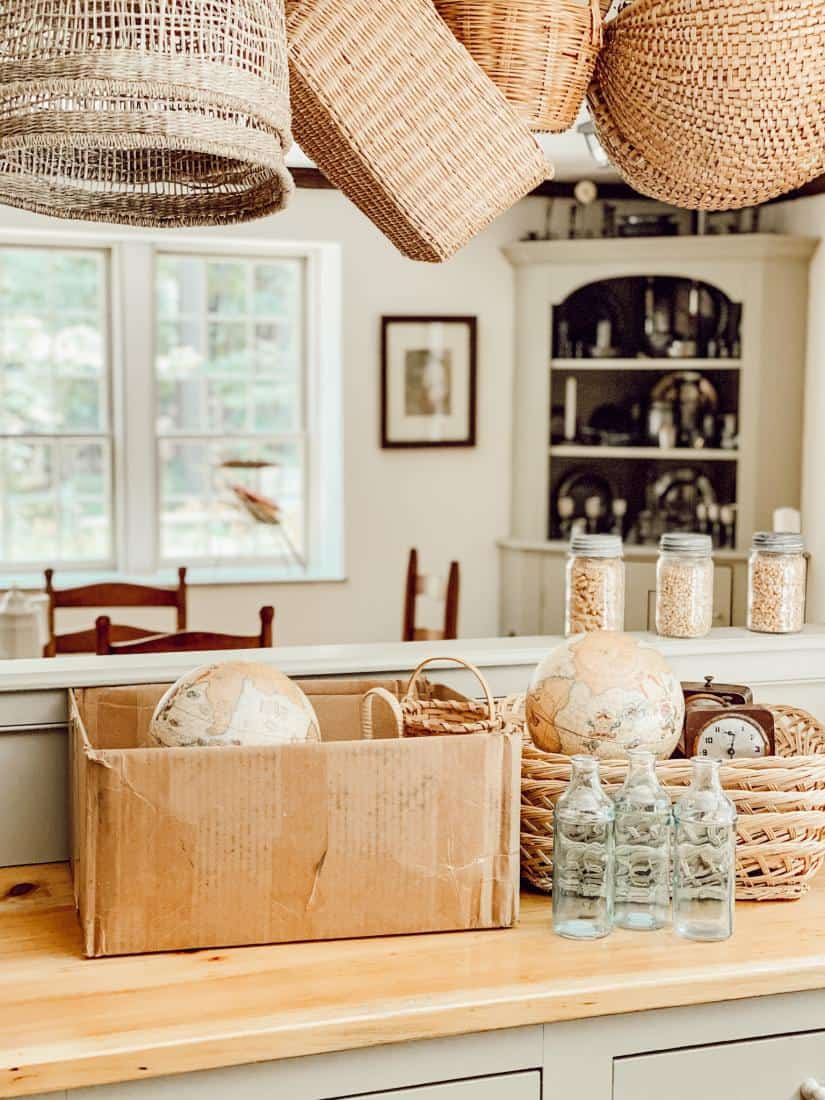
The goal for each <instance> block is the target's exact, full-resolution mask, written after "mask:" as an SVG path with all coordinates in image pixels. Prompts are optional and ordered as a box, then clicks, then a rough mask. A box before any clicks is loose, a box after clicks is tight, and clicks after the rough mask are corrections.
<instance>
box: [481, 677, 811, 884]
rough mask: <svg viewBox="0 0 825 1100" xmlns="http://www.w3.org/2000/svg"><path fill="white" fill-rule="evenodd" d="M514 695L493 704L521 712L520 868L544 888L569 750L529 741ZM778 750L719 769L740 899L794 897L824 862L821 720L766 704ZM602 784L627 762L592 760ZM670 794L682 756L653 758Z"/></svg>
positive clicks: (684, 773) (619, 776)
mask: <svg viewBox="0 0 825 1100" xmlns="http://www.w3.org/2000/svg"><path fill="white" fill-rule="evenodd" d="M521 698H522V697H514V698H513V699H510V700H506V701H505V702H504V703H500V704H499V714H500V715H501V717H502V719H503V720H504V721H506V722H510V723H513V724H515V723H517V722H519V720H521V723H522V730H523V737H524V740H523V745H522V765H521V769H522V770H521V776H522V780H521V873H522V877H523V878H524V879H526V881H527V882H529V883H530V884H531V885H532V886H535V887H537V888H538V889H539V890H544V891H550V890H551V888H552V878H553V807H554V805H555V803H556V801H557V799H558V798H559V797H560V796H561V794H562V793H563V792H564V791H565V789H566V788H567V784H568V783H569V781H570V774H571V765H570V757H569V756H563V755H561V754H559V753H548V752H543V751H542V750H541V749H538V748H536V746H535V745H534V744H533V742H532V740H531V739H530V736H529V734H528V733H527V731H526V727H525V726H524V724H523V710H522V709H521V708H522V702H521ZM771 710H772V711H773V714H774V722H775V726H776V748H777V752H778V753H780V754H781V755H777V756H774V757H768V758H766V759H763V760H734V761H731V763H729V764H724V765H722V767H721V769H720V775H721V781H722V786H723V787H724V788H725V792H726V793H727V794H728V796H729V797H730V798H731V799H732V800H733V802H734V804H735V805H736V809H737V812H738V815H739V816H738V818H737V822H736V896H737V898H739V899H740V900H756V901H774V900H780V899H794V898H799V897H801V896H802V895H803V894H804V893H806V892H807V890H808V888H809V883H810V880H811V878H813V876H814V875H815V874H816V873H817V871H818V870H819V869H820V868H821V866H822V864H823V862H825V726H823V725H822V724H821V723H820V722H818V721H817V720H816V719H815V718H813V717H812V716H811V715H810V714H808V713H807V712H806V711H803V710H799V709H798V708H796V707H785V706H773V707H771ZM599 772H600V775H601V779H602V782H603V784H604V786H605V787H606V789H607V790H608V791H611V790H616V789H618V787H620V786H621V784H622V783H623V782H624V778H625V775H626V773H627V762H626V761H624V760H602V761H600V762H599ZM656 772H657V774H658V776H659V779H660V781H661V783H662V785H663V786H664V788H665V790H666V791H667V792H668V794H669V795H670V797H671V799H672V800H673V801H674V802H675V801H676V800H677V799H678V798H679V797H680V796H681V795H682V794H683V792H684V788H685V787H686V786H688V785H689V784H690V778H691V766H690V762H689V761H687V760H665V761H662V762H660V763H658V764H657V765H656Z"/></svg>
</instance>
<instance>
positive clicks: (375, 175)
mask: <svg viewBox="0 0 825 1100" xmlns="http://www.w3.org/2000/svg"><path fill="white" fill-rule="evenodd" d="M287 39H288V42H289V68H290V90H291V95H292V110H293V125H294V130H295V138H296V140H297V141H298V143H299V144H300V146H301V148H302V149H303V150H304V152H305V153H306V154H307V155H308V156H310V157H311V158H312V160H313V161H314V162H315V163H316V164H317V165H318V167H319V168H320V169H321V171H322V172H323V173H324V175H325V176H327V178H328V179H329V180H330V182H331V183H333V184H335V185H336V186H337V187H338V188H340V190H341V191H343V192H344V194H345V195H347V197H348V198H349V199H350V200H351V201H352V202H354V203H355V205H356V206H358V207H359V208H360V209H361V210H362V211H363V212H364V213H365V214H366V215H367V217H368V218H370V220H371V221H372V222H374V224H375V225H376V226H377V227H378V228H379V229H380V230H381V232H382V233H384V234H385V236H387V237H388V238H389V239H390V240H391V241H392V242H393V244H394V245H395V246H396V248H398V249H399V250H400V251H401V252H402V253H404V255H405V256H409V257H410V258H411V259H414V260H429V261H435V262H437V261H440V260H445V259H447V258H448V257H449V256H451V255H452V254H453V253H454V252H456V251H457V250H458V249H459V248H461V247H462V246H463V245H465V244H466V243H467V242H468V241H469V240H470V239H471V238H472V237H474V236H475V235H476V233H478V232H479V231H480V230H481V229H483V228H484V227H485V226H486V225H488V224H489V223H490V222H491V221H492V220H493V219H494V218H495V217H497V216H498V215H499V214H501V213H502V212H503V211H504V210H507V209H508V208H509V207H510V206H512V205H513V204H514V203H515V202H517V201H518V200H519V199H520V198H523V196H524V195H526V194H527V193H528V192H530V191H532V190H533V188H534V187H536V186H537V185H538V184H539V183H541V182H542V180H544V179H546V178H547V177H548V176H549V175H551V171H550V168H549V165H548V164H547V161H546V160H545V158H544V154H543V153H542V151H541V149H540V147H539V145H538V143H537V142H536V140H535V139H534V138H533V136H532V135H531V133H530V131H529V130H528V128H527V126H526V125H525V124H524V123H523V122H522V121H521V119H520V118H519V117H518V115H517V114H516V112H515V111H514V110H513V109H512V108H511V107H510V106H509V104H508V103H507V101H506V100H505V99H504V97H503V96H502V95H501V93H500V92H499V91H498V90H497V89H496V87H495V86H494V85H493V84H492V82H491V81H490V80H489V79H488V78H487V76H485V74H484V73H483V72H482V71H481V69H480V68H479V67H478V66H477V65H476V64H475V63H474V62H473V60H472V58H470V57H469V56H468V54H467V51H466V50H464V49H462V47H461V46H460V45H459V43H458V42H456V40H455V38H454V37H453V36H452V34H450V32H449V30H448V29H447V27H445V25H444V23H443V22H442V21H441V20H440V19H439V18H438V15H437V14H436V12H435V9H434V7H433V5H432V2H431V0H288V3H287Z"/></svg>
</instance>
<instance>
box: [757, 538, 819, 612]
mask: <svg viewBox="0 0 825 1100" xmlns="http://www.w3.org/2000/svg"><path fill="white" fill-rule="evenodd" d="M806 574H807V562H806V560H805V543H804V541H803V539H802V536H801V535H795V534H790V533H786V532H777V531H757V532H756V534H755V535H754V536H753V544H752V549H751V555H750V559H749V561H748V630H755V631H758V632H760V633H763V634H794V633H796V632H798V631H800V630H801V629H802V627H803V626H804V624H805V580H806Z"/></svg>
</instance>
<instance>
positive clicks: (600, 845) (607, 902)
mask: <svg viewBox="0 0 825 1100" xmlns="http://www.w3.org/2000/svg"><path fill="white" fill-rule="evenodd" d="M571 765H572V769H573V770H572V774H571V776H570V784H569V786H568V788H567V790H566V791H565V792H564V794H563V795H562V796H561V798H560V799H559V800H558V802H557V803H556V807H555V811H554V814H553V928H554V930H555V931H556V932H557V933H558V934H559V935H560V936H567V937H568V938H570V939H589V940H592V939H599V938H600V937H602V936H606V935H608V934H609V932H610V930H611V927H612V924H613V878H614V867H613V862H614V860H613V820H614V816H615V812H614V809H613V802H612V800H611V799H610V798H609V797H608V796H607V794H605V792H604V790H603V788H602V785H601V783H600V781H599V763H598V761H597V760H596V759H595V758H594V757H592V756H574V757H572V758H571Z"/></svg>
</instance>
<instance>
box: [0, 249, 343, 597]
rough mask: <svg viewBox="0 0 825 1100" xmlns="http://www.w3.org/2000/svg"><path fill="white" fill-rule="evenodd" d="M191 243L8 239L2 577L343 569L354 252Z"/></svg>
mask: <svg viewBox="0 0 825 1100" xmlns="http://www.w3.org/2000/svg"><path fill="white" fill-rule="evenodd" d="M64 239H65V241H66V243H65V244H63V243H62V242H63V241H64ZM24 240H25V242H26V243H25V244H23V243H21V241H24ZM173 240H174V243H173V244H172V245H170V244H168V243H167V239H165V238H164V239H161V238H152V237H149V236H148V235H145V236H144V235H140V234H130V235H128V236H126V235H123V236H115V237H112V238H111V239H109V240H107V239H106V238H105V237H103V235H102V234H101V233H94V234H81V233H77V234H74V233H72V234H66V235H65V238H64V235H62V234H56V235H55V237H54V238H51V237H49V240H48V247H47V246H46V245H45V243H44V238H43V237H38V238H37V239H32V238H31V237H29V236H26V235H24V234H18V235H16V237H15V236H14V235H13V234H11V233H10V235H9V238H7V239H6V240H5V241H3V240H0V576H4V575H5V576H8V575H9V574H11V575H12V576H13V577H15V578H23V577H24V575H25V574H27V573H34V572H35V571H38V570H40V569H42V568H44V567H45V566H55V567H56V568H58V569H60V570H69V569H75V570H79V571H84V570H86V571H88V570H90V569H91V570H94V571H96V572H98V573H99V572H100V571H104V570H105V571H110V570H116V571H120V572H124V573H127V574H149V573H154V572H157V571H164V570H167V569H168V567H169V566H172V565H186V566H188V567H190V569H191V570H192V571H193V572H192V573H191V574H190V576H192V575H193V574H194V575H195V576H196V577H197V578H198V579H202V580H209V579H211V578H212V577H213V576H214V577H215V578H216V579H219V577H220V570H221V569H222V568H223V567H225V576H227V577H229V576H230V575H231V576H235V575H237V573H238V571H239V570H240V571H241V572H243V571H247V572H249V575H252V574H251V572H250V570H254V575H255V576H260V575H261V571H263V573H264V575H265V576H267V577H272V578H273V579H274V578H278V577H286V576H289V577H313V578H316V577H317V578H321V577H334V576H339V575H340V570H341V493H340V488H341V456H340V384H339V377H338V370H339V320H340V318H339V298H338V295H339V293H340V290H339V286H340V275H339V271H340V254H339V249H338V247H337V246H335V245H328V244H307V245H297V244H283V245H279V244H278V243H277V242H273V244H272V247H269V246H267V245H266V243H265V242H260V241H242V240H241V241H238V242H237V245H233V244H231V243H230V245H229V247H228V248H227V242H223V241H221V242H220V243H218V242H215V243H214V244H213V243H211V242H210V241H209V240H208V239H202V240H198V239H197V238H195V239H191V240H189V239H185V238H180V237H176V238H174V239H173ZM30 242H31V243H30ZM98 242H100V243H99V244H98ZM199 568H200V570H201V572H200V574H199V575H198V569H199Z"/></svg>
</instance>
